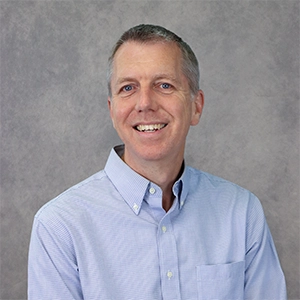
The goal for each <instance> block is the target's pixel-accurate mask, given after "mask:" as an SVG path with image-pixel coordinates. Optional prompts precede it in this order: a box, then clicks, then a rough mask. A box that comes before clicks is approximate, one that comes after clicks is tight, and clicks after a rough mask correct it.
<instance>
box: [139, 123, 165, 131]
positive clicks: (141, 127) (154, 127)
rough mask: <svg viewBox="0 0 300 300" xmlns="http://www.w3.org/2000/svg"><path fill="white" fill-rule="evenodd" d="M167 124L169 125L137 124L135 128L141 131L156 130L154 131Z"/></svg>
mask: <svg viewBox="0 0 300 300" xmlns="http://www.w3.org/2000/svg"><path fill="white" fill-rule="evenodd" d="M166 126H167V124H149V125H137V126H135V129H136V130H138V131H140V132H154V131H157V130H161V129H163V128H164V127H166Z"/></svg>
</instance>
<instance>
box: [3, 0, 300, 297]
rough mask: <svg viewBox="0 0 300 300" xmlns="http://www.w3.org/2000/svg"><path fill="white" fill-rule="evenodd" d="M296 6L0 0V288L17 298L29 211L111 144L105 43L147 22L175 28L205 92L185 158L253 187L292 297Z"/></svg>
mask: <svg viewBox="0 0 300 300" xmlns="http://www.w3.org/2000/svg"><path fill="white" fill-rule="evenodd" d="M299 4H300V3H299V1H292V0H287V1H272V0H270V1H221V0H220V1H196V0H195V1H93V2H90V1H80V2H79V1H78V2H76V1H21V0H19V1H1V2H0V7H1V24H0V30H1V68H0V70H1V88H0V92H1V294H0V298H1V299H25V298H26V287H27V283H26V282H27V254H28V244H29V237H30V231H31V226H32V220H33V216H34V214H35V213H36V211H37V210H38V208H39V207H41V205H43V204H44V203H46V202H47V201H49V200H50V199H51V198H53V197H54V196H56V195H57V194H59V193H61V192H62V191H64V190H65V189H66V188H68V187H70V186H71V185H73V184H75V183H77V182H79V181H81V180H83V179H84V178H86V177H88V176H89V175H91V174H93V173H95V172H97V171H98V170H100V169H101V168H103V166H104V164H105V161H106V158H107V156H108V154H109V150H110V148H111V147H112V146H113V145H115V144H117V143H119V139H118V137H117V135H116V133H115V132H114V130H113V128H112V125H111V122H110V119H109V115H108V112H107V104H106V99H107V96H106V95H107V94H106V82H105V68H106V60H107V57H108V53H109V50H110V49H111V47H112V45H113V44H114V42H115V41H116V40H117V38H118V37H119V36H120V34H121V33H122V32H123V31H124V30H126V29H128V28H129V27H131V26H133V25H136V24H139V23H155V24H160V25H163V26H166V27H167V28H169V29H171V30H173V31H175V32H176V33H178V34H179V35H180V36H182V37H184V39H185V40H186V41H187V42H188V43H189V44H190V45H191V46H192V48H193V49H194V51H195V53H196V54H197V56H198V58H199V61H200V65H201V75H202V76H201V87H202V89H203V90H204V92H205V95H206V103H205V109H204V113H203V117H202V120H201V122H200V124H199V125H198V126H197V127H195V128H192V131H191V133H190V135H189V138H188V143H187V151H186V160H187V162H188V164H191V165H193V166H194V167H197V168H201V169H202V170H204V171H207V172H211V173H213V174H216V175H219V176H222V177H225V178H226V179H229V180H231V181H234V182H236V183H238V184H239V185H242V186H244V187H246V188H247V189H249V190H251V191H252V192H254V193H255V194H256V195H257V196H258V197H259V198H260V200H261V202H262V204H263V207H264V209H265V214H266V217H267V220H268V223H269V226H270V228H271V231H272V234H273V237H274V240H275V244H276V247H277V250H278V254H279V257H280V260H281V263H282V267H283V269H284V272H285V274H286V279H287V285H288V295H289V299H300V295H299V259H300V257H299V55H300V54H299V33H300V30H299V6H300V5H299ZM41 300H42V299H41ZM112 300H113V299H112ZM183 300H184V299H183ZM274 300H276V299H274Z"/></svg>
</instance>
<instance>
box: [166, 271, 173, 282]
mask: <svg viewBox="0 0 300 300" xmlns="http://www.w3.org/2000/svg"><path fill="white" fill-rule="evenodd" d="M167 277H168V278H169V280H170V279H171V278H172V277H173V273H172V272H171V271H168V272H167Z"/></svg>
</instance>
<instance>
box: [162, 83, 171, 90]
mask: <svg viewBox="0 0 300 300" xmlns="http://www.w3.org/2000/svg"><path fill="white" fill-rule="evenodd" d="M161 87H162V88H163V89H169V88H170V87H171V85H170V84H168V83H162V84H161Z"/></svg>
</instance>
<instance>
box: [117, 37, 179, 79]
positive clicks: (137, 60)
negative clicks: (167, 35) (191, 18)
mask: <svg viewBox="0 0 300 300" xmlns="http://www.w3.org/2000/svg"><path fill="white" fill-rule="evenodd" d="M181 66H182V54H181V50H180V49H179V47H178V45H177V44H176V43H174V42H161V41H159V42H146V43H140V42H135V41H129V42H125V43H124V44H123V45H121V46H120V48H119V49H118V50H117V52H116V53H115V56H114V60H113V73H116V72H117V73H118V75H120V74H119V73H120V72H121V73H123V72H129V71H134V70H146V69H147V70H159V69H160V70H164V69H166V70H167V69H168V70H169V71H171V70H173V71H175V72H176V71H178V68H181Z"/></svg>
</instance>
